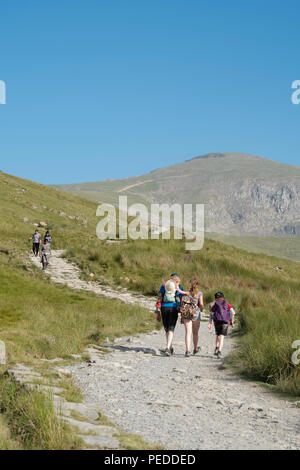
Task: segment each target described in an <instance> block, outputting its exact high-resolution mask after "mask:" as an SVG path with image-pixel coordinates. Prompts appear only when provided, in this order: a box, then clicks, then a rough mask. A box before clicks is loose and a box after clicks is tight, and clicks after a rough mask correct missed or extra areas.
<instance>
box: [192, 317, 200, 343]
mask: <svg viewBox="0 0 300 470" xmlns="http://www.w3.org/2000/svg"><path fill="white" fill-rule="evenodd" d="M192 328H193V343H194V349H195V350H196V349H197V348H198V339H199V328H200V321H193V322H192Z"/></svg>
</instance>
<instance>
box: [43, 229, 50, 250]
mask: <svg viewBox="0 0 300 470" xmlns="http://www.w3.org/2000/svg"><path fill="white" fill-rule="evenodd" d="M45 240H47V241H48V245H49V250H50V254H51V242H52V237H51V235H50V233H49V230H47V232H46V233H45V236H44V242H45Z"/></svg>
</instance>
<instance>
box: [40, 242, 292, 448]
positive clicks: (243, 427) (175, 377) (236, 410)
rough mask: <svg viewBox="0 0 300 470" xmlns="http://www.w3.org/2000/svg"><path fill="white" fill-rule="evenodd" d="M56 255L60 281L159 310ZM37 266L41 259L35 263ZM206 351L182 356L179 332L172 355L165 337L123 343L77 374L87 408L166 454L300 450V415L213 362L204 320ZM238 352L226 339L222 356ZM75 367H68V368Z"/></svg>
mask: <svg viewBox="0 0 300 470" xmlns="http://www.w3.org/2000/svg"><path fill="white" fill-rule="evenodd" d="M61 253H62V252H61V251H53V255H52V261H51V265H50V266H49V269H48V272H49V274H50V276H51V279H52V280H53V281H54V282H59V283H66V284H67V285H68V286H69V287H71V288H74V289H84V290H90V291H93V292H95V293H97V294H99V295H105V296H108V297H111V298H118V299H119V300H122V301H124V302H127V303H134V302H139V303H141V304H142V305H143V306H145V307H149V309H151V310H153V305H154V303H153V302H154V299H149V298H145V297H143V296H141V295H135V294H132V293H129V292H127V291H126V290H125V289H120V290H118V289H111V288H109V287H106V286H100V285H98V284H96V283H94V282H85V281H81V280H80V279H79V269H78V268H77V267H76V266H75V265H73V264H71V263H67V262H66V260H64V259H63V258H59V256H60V255H61ZM32 260H33V262H34V263H35V264H36V265H37V266H38V265H39V262H38V259H37V258H34V257H32ZM200 345H201V351H200V352H199V353H198V354H197V355H195V356H192V357H190V358H185V357H184V352H185V346H184V328H183V327H182V325H180V324H178V326H177V329H176V331H175V340H174V350H175V354H174V356H172V357H164V356H163V355H161V354H160V348H162V347H164V333H163V331H159V332H152V333H149V334H143V335H137V336H135V337H129V338H120V339H118V340H116V341H115V342H114V343H113V344H110V345H109V344H108V345H105V347H106V348H108V349H109V350H110V353H109V354H106V355H104V356H103V354H102V353H101V354H100V353H98V352H97V349H96V348H90V349H89V350H88V352H89V353H90V356H91V360H92V362H91V363H90V364H85V363H84V364H79V365H76V366H73V367H72V368H71V372H72V374H73V376H74V380H75V382H76V383H77V385H78V386H79V388H80V389H81V391H82V392H83V395H84V399H85V403H86V404H89V405H91V404H93V405H95V406H99V407H100V409H101V410H102V411H103V413H104V414H105V415H106V416H107V417H108V418H109V419H110V420H111V421H112V422H113V423H114V424H116V425H118V426H120V427H121V428H122V429H123V430H124V431H126V432H132V433H135V434H139V435H141V436H142V437H143V438H144V439H145V440H146V441H148V442H151V443H160V444H161V445H162V446H163V447H164V448H168V449H174V450H175V449H188V450H191V449H298V450H299V449H300V419H299V418H300V410H299V408H297V407H296V405H295V404H292V403H290V402H288V401H286V400H282V399H279V398H277V397H276V396H275V395H273V394H271V393H270V392H269V391H267V390H265V389H264V388H263V387H262V386H260V385H258V384H256V383H253V382H250V381H246V380H242V379H240V378H239V377H237V376H236V375H234V374H233V373H231V372H230V371H228V370H226V369H224V367H223V366H222V360H218V359H216V358H215V357H214V356H213V349H214V333H213V332H210V331H209V330H208V329H207V322H205V321H204V322H201V328H200ZM234 347H235V344H234V340H233V338H232V336H231V335H229V336H228V337H227V338H226V339H225V348H224V355H226V354H228V353H229V352H230V351H232V349H233V348H234ZM69 369H70V367H69Z"/></svg>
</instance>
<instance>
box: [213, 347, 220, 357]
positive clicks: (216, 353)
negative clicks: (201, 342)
mask: <svg viewBox="0 0 300 470" xmlns="http://www.w3.org/2000/svg"><path fill="white" fill-rule="evenodd" d="M218 352H219V348H216V349H215V352H214V356H217V355H218Z"/></svg>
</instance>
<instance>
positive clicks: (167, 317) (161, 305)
mask: <svg viewBox="0 0 300 470" xmlns="http://www.w3.org/2000/svg"><path fill="white" fill-rule="evenodd" d="M184 294H186V292H184V291H183V288H182V286H181V285H180V278H179V276H178V274H177V273H173V274H172V275H171V278H170V279H169V281H167V282H166V283H164V284H163V285H162V286H161V287H160V290H159V293H158V302H157V304H156V308H157V320H158V321H160V312H159V310H161V317H162V322H163V325H164V329H165V332H166V343H167V344H166V349H165V350H164V354H165V355H166V356H171V355H172V354H174V348H173V346H172V343H173V337H174V330H175V327H176V323H177V320H178V310H179V305H180V296H181V295H184Z"/></svg>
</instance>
